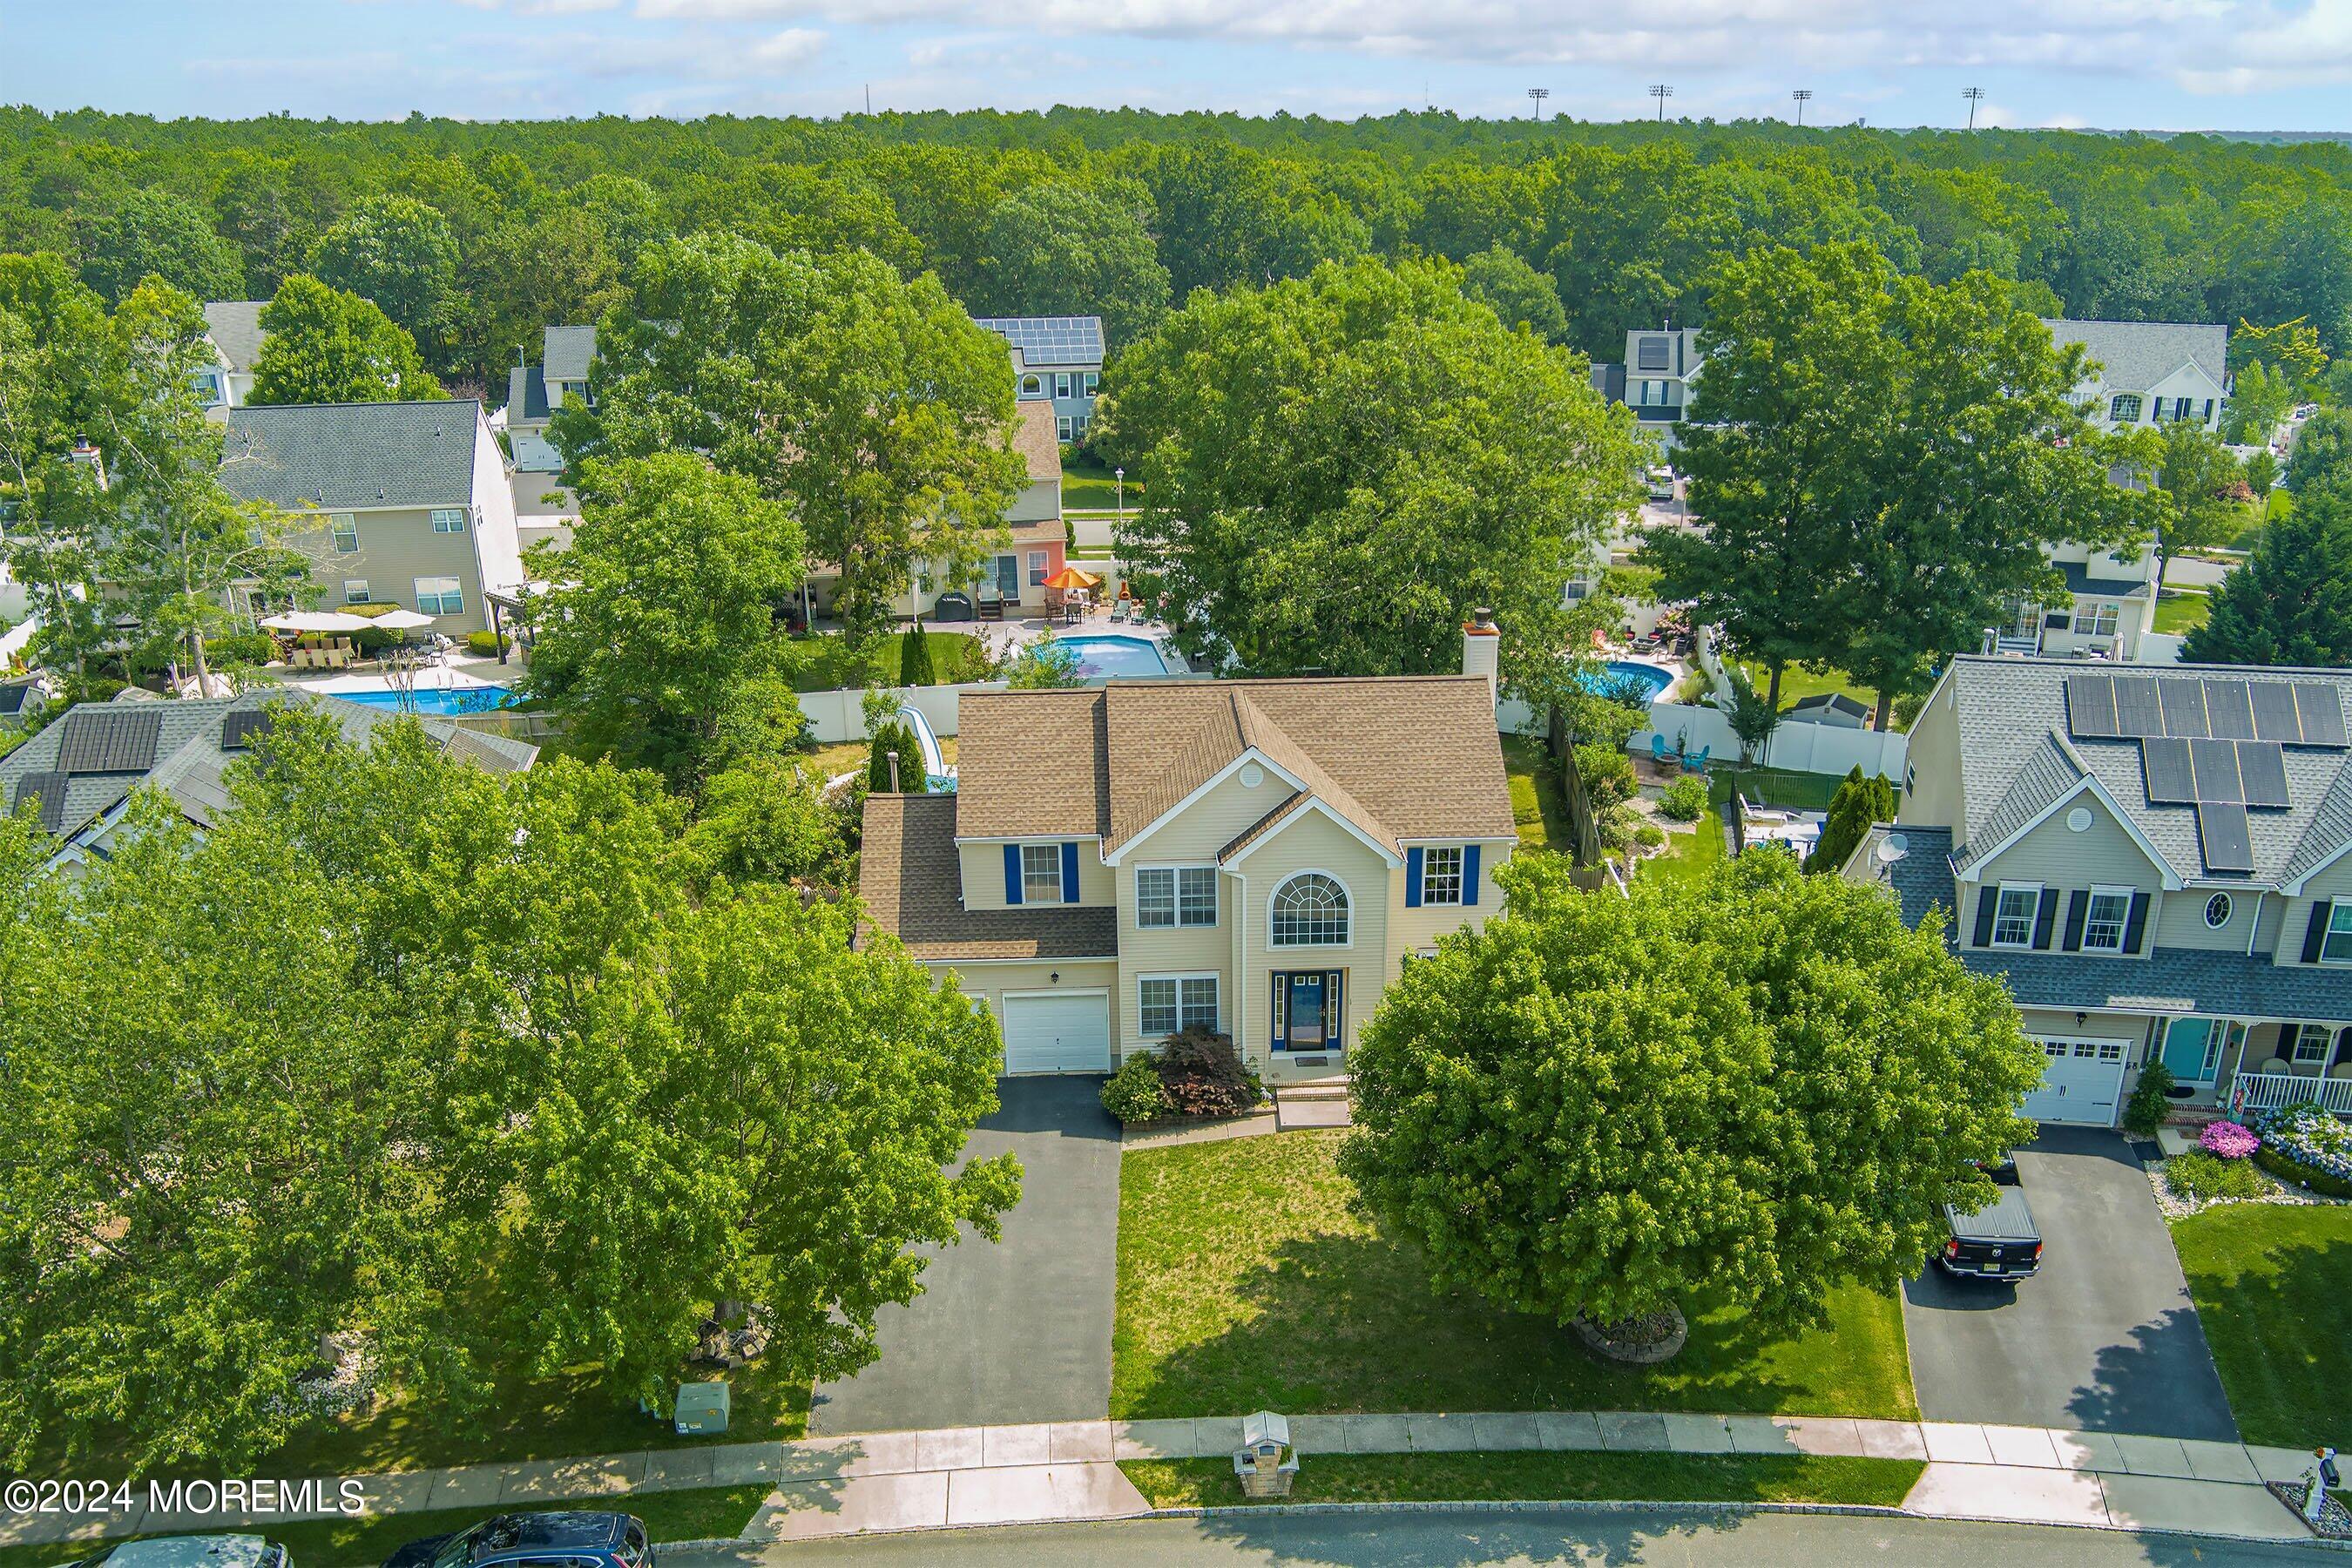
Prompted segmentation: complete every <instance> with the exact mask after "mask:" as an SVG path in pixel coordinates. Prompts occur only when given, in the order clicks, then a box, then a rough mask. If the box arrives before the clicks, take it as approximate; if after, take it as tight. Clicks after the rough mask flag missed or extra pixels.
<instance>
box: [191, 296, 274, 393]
mask: <svg viewBox="0 0 2352 1568" xmlns="http://www.w3.org/2000/svg"><path fill="white" fill-rule="evenodd" d="M268 303H269V301H268V300H213V301H212V302H211V303H210V304H208V305H206V306H205V336H206V337H208V338H210V339H212V341H213V347H215V348H216V349H218V350H220V356H221V363H223V364H226V366H228V368H229V369H230V370H232V371H234V372H236V373H237V374H240V375H242V374H246V373H247V372H249V371H251V370H252V369H253V362H254V361H255V360H257V359H258V358H260V357H261V345H262V342H264V340H266V339H267V338H268V336H269V334H268V332H265V331H262V330H261V312H262V310H264V309H265V308H266V307H267V306H268Z"/></svg>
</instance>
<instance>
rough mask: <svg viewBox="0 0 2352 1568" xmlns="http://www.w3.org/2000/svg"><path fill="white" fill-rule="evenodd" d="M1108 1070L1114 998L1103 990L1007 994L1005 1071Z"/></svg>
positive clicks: (1005, 999) (1005, 1009)
mask: <svg viewBox="0 0 2352 1568" xmlns="http://www.w3.org/2000/svg"><path fill="white" fill-rule="evenodd" d="M1110 1069H1111V1060H1110V998H1109V997H1108V996H1107V995H1105V994H1103V993H1102V992H1099V991H1088V992H1079V993H1075V994H1062V993H1055V994H1051V995H1039V996H1007V997H1006V998H1004V1070H1005V1071H1006V1072H1008V1073H1033V1072H1108V1071H1110Z"/></svg>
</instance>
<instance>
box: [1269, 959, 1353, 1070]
mask: <svg viewBox="0 0 2352 1568" xmlns="http://www.w3.org/2000/svg"><path fill="white" fill-rule="evenodd" d="M1273 979H1274V1013H1273V1022H1274V1029H1273V1034H1274V1046H1275V1049H1276V1050H1285V1051H1322V1050H1332V1049H1337V1048H1339V1047H1340V1046H1341V1045H1342V1043H1343V1040H1344V1037H1343V1035H1342V1033H1341V1031H1340V1026H1339V1025H1340V1015H1339V1006H1340V1000H1341V996H1340V992H1341V984H1342V982H1341V974H1340V971H1339V970H1336V969H1307V970H1292V971H1289V972H1287V973H1281V974H1276V975H1275V976H1274V977H1273Z"/></svg>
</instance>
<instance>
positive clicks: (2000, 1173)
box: [1936, 1163, 2042, 1279]
mask: <svg viewBox="0 0 2352 1568" xmlns="http://www.w3.org/2000/svg"><path fill="white" fill-rule="evenodd" d="M1991 1175H1992V1179H1993V1196H1992V1202H1990V1203H1989V1204H1987V1205H1984V1207H1982V1208H1980V1209H1978V1210H1976V1211H1975V1212H1974V1213H1970V1214H1963V1213H1962V1212H1961V1211H1960V1209H1959V1206H1958V1205H1956V1204H1946V1205H1944V1219H1945V1222H1946V1223H1947V1224H1948V1225H1949V1226H1951V1227H1952V1234H1951V1236H1950V1237H1949V1238H1948V1240H1946V1241H1945V1243H1944V1245H1943V1247H1942V1249H1941V1250H1940V1251H1938V1252H1937V1254H1936V1265H1937V1268H1941V1269H1942V1270H1943V1271H1944V1272H1945V1273H1947V1274H1948V1275H1950V1276H1951V1277H1952V1278H1953V1279H2027V1278H2029V1277H2031V1276H2032V1274H2033V1273H2034V1272H2035V1271H2036V1270H2037V1269H2039V1268H2041V1267H2042V1232H2041V1229H2040V1228H2039V1227H2038V1226H2035V1225H2034V1223H2033V1210H2032V1208H2030V1207H2028V1206H2027V1205H2026V1202H2025V1190H2024V1189H2023V1188H2022V1187H2021V1186H2019V1185H2018V1184H2017V1167H2016V1165H2015V1164H2014V1163H2007V1164H2003V1165H2002V1166H2000V1168H1998V1169H1996V1170H1994V1171H1993V1172H1991Z"/></svg>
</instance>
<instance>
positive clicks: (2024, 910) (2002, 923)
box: [1992, 882, 2042, 947]
mask: <svg viewBox="0 0 2352 1568" xmlns="http://www.w3.org/2000/svg"><path fill="white" fill-rule="evenodd" d="M1994 898H1995V900H1996V901H1995V902H1994V904H1993V907H1992V944H1993V946H1995V947H2031V946H2032V945H2033V917H2034V915H2035V913H2036V912H2037V911H2039V910H2040V909H2041V907H2042V886H2041V884H2040V883H2038V882H2035V883H2029V884H2027V885H2026V886H2024V887H2018V886H2015V885H2013V884H2011V883H2008V882H2004V883H2002V884H2001V887H2000V892H1998V893H1997V894H1995V895H1994Z"/></svg>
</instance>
